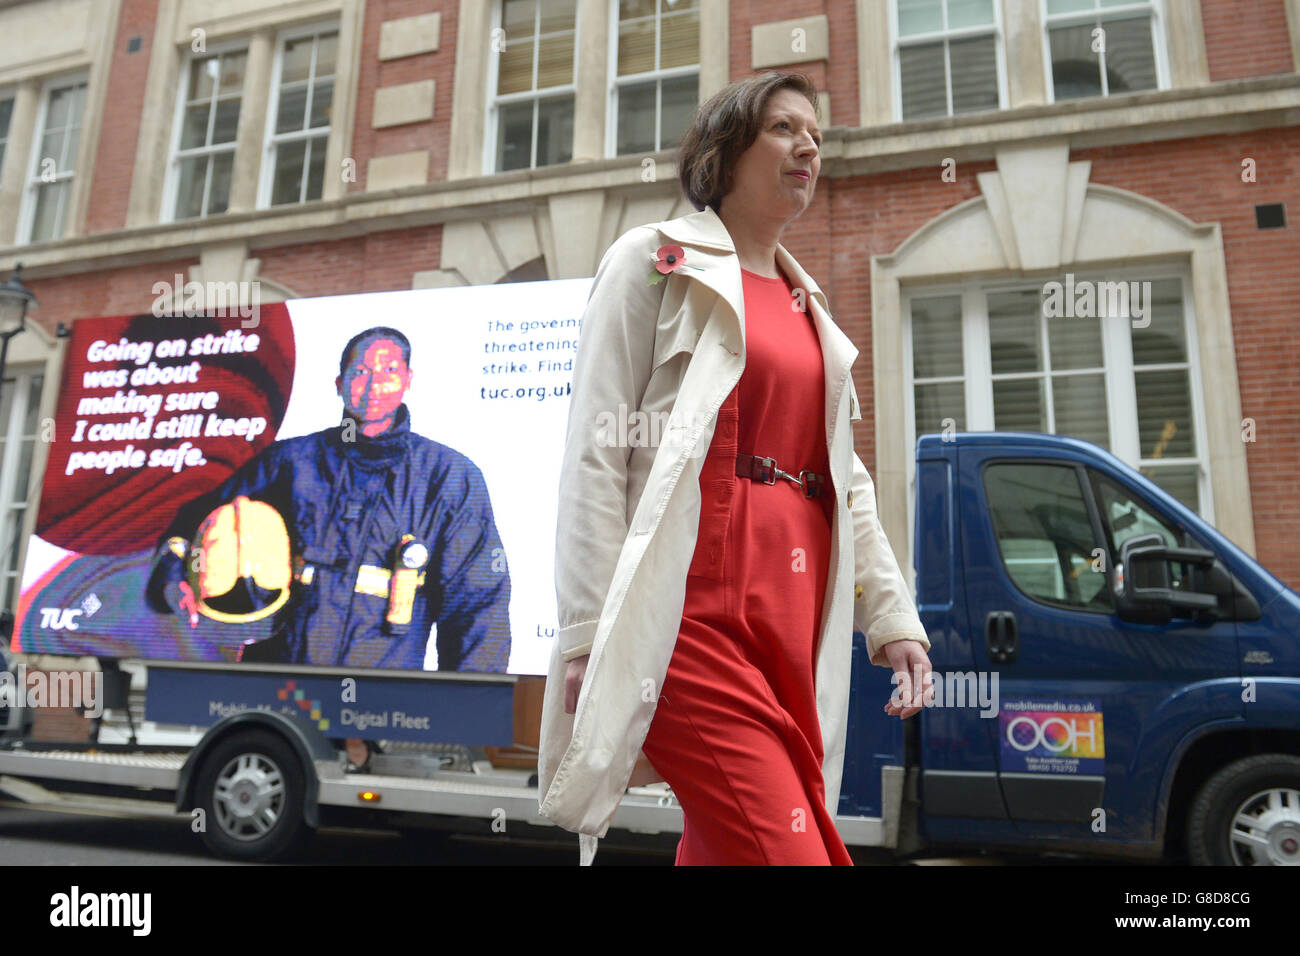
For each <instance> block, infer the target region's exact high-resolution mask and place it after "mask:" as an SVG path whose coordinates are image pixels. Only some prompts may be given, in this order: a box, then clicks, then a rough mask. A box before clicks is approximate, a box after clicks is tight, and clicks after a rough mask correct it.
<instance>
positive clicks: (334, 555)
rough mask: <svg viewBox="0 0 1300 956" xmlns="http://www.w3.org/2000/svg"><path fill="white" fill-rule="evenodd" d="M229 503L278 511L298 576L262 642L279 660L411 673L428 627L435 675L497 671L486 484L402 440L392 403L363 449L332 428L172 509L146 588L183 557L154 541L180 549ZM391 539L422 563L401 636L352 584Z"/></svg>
mask: <svg viewBox="0 0 1300 956" xmlns="http://www.w3.org/2000/svg"><path fill="white" fill-rule="evenodd" d="M345 438H346V439H350V440H345ZM238 495H247V496H248V497H249V498H252V499H254V500H257V501H265V502H267V503H269V504H270V505H272V506H273V507H274V508H275V509H276V510H277V511H278V512H279V513H280V515H281V516H282V517H283V518H284V523H285V527H286V529H287V530H288V532H289V540H290V543H291V548H292V553H293V555H294V558H295V559H296V560H298V562H299V564H300V567H302V568H310V569H311V570H309V571H307V573H306V574H305V575H301V574H300V575H296V576H295V580H294V582H293V585H292V588H293V592H292V596H291V597H290V599H289V602H288V603H287V604H286V605H285V606H284V607H282V608H281V609H280V610H279V611H278V612H276V615H275V619H274V628H273V634H274V637H273V639H272V640H271V641H268V642H266V643H267V647H268V648H270V647H272V646H274V647H276V648H281V650H277V651H276V652H275V656H276V657H277V658H278V659H279V660H282V661H284V662H288V663H304V664H318V665H344V666H352V667H383V668H406V669H415V670H419V669H421V668H423V666H424V660H425V648H426V645H427V644H428V640H429V636H430V628H431V627H432V626H433V625H434V624H436V625H437V649H438V670H462V671H501V672H503V671H505V670H506V666H507V664H508V662H509V658H510V622H509V616H508V605H509V603H510V578H509V574H508V572H507V570H506V561H505V555H504V551H503V549H502V547H501V540H500V538H499V537H498V535H497V529H496V524H495V522H494V521H493V518H492V506H491V502H490V501H489V498H488V491H487V486H486V484H485V483H484V481H483V476H482V474H481V473H480V471H479V469H478V467H477V466H476V465H475V464H474V463H473V462H472V461H470V460H469V459H468V458H466V457H465V456H464V455H462V454H460V453H459V452H457V451H455V450H454V449H451V448H448V447H447V446H445V445H440V444H438V443H437V442H435V441H430V440H429V439H427V438H424V437H422V436H420V435H417V434H415V433H414V432H412V431H411V427H410V413H409V412H408V410H407V408H406V406H405V405H402V406H401V407H400V408H399V409H398V411H397V414H396V418H395V421H394V424H393V426H392V427H391V428H390V429H389V430H388V431H386V432H385V433H383V434H382V435H379V436H376V437H373V438H370V437H367V436H365V435H363V434H362V433H361V429H360V426H359V425H358V424H357V423H355V422H349V421H348V420H347V419H346V418H345V420H344V423H343V424H341V425H339V426H337V427H335V428H328V429H326V430H324V431H319V432H316V433H314V434H311V435H304V436H302V437H299V438H290V439H286V440H284V441H278V442H275V443H274V444H272V445H270V446H269V447H268V448H266V449H265V450H264V451H263V452H262V453H261V454H259V455H257V456H256V457H255V458H253V459H252V460H251V461H249V462H248V463H247V464H245V465H244V466H243V467H242V468H241V469H240V470H239V471H237V472H235V474H233V475H232V476H231V477H230V478H229V479H227V480H226V482H225V483H224V484H222V485H221V486H220V487H218V488H216V489H215V490H214V491H212V492H210V493H208V494H205V495H202V496H201V497H199V498H197V499H195V500H194V501H192V502H190V503H189V504H188V505H186V506H185V507H183V508H182V509H181V510H180V513H179V514H178V515H177V516H176V519H175V521H173V523H172V525H171V526H170V527H169V528H168V529H167V531H166V533H165V534H164V536H163V539H162V542H163V543H162V544H161V545H160V547H159V551H158V557H157V559H156V565H155V572H154V574H153V580H154V586H155V587H163V586H167V585H171V584H174V583H176V582H179V581H181V580H182V579H183V578H184V576H185V570H186V568H185V559H183V558H180V557H178V556H177V555H176V554H174V553H173V552H172V551H170V550H169V549H168V548H167V546H166V542H167V541H169V540H170V539H172V538H175V537H179V538H183V539H185V540H186V541H192V540H193V538H194V535H195V532H196V529H197V528H198V526H199V524H200V522H202V521H203V519H204V518H205V517H206V516H207V515H208V514H209V513H210V512H211V511H212V510H213V509H214V508H216V507H218V506H219V505H222V504H225V503H227V502H230V501H233V500H234V499H235V497H236V496H238ZM404 535H413V536H414V537H415V539H416V540H417V541H418V542H420V543H421V544H423V545H424V546H425V548H427V549H428V554H429V557H428V563H427V564H426V565H425V567H424V582H423V584H422V585H421V586H420V587H419V589H418V590H417V591H416V596H415V602H414V607H413V610H412V612H411V619H410V624H409V626H406V627H394V626H393V625H390V624H388V623H386V621H385V615H386V614H387V611H388V599H387V597H381V596H378V595H377V594H374V593H368V591H367V590H363V589H362V588H360V587H359V586H358V576H359V575H364V571H365V570H366V569H363V566H369V569H368V570H369V571H371V572H373V571H374V570H375V569H377V568H384V569H392V568H393V567H394V566H395V559H396V554H397V551H398V548H399V545H400V544H401V542H402V539H403V536H404ZM300 577H301V578H302V580H299V578H300ZM370 577H371V579H372V582H373V574H371V575H370ZM370 590H371V591H373V584H372V587H371V589H370ZM247 658H248V655H246V657H245V659H247ZM258 659H265V658H263V657H259V658H258Z"/></svg>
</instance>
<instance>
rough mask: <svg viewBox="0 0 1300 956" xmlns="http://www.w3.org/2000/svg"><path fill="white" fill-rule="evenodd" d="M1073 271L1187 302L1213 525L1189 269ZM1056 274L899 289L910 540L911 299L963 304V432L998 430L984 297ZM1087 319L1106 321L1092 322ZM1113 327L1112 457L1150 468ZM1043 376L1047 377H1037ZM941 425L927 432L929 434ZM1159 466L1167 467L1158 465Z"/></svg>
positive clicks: (1204, 509)
mask: <svg viewBox="0 0 1300 956" xmlns="http://www.w3.org/2000/svg"><path fill="white" fill-rule="evenodd" d="M1067 271H1068V272H1073V274H1074V277H1075V281H1076V282H1078V281H1082V280H1089V281H1112V282H1113V281H1131V280H1144V279H1145V280H1150V281H1151V282H1158V281H1160V280H1163V279H1176V280H1178V282H1179V288H1180V291H1181V294H1182V300H1183V323H1184V325H1183V335H1184V341H1185V343H1186V351H1187V360H1186V361H1187V378H1188V391H1189V395H1190V402H1191V424H1192V434H1193V437H1194V440H1195V442H1196V449H1197V456H1196V459H1195V461H1194V462H1192V461H1186V462H1183V463H1184V464H1193V463H1194V464H1195V466H1196V492H1197V500H1198V501H1199V503H1200V511H1199V514H1200V515H1201V517H1202V518H1204V519H1205V520H1206V521H1207V522H1209V523H1210V524H1214V522H1215V516H1214V491H1213V482H1212V481H1211V476H1210V467H1211V449H1210V447H1209V444H1208V426H1207V423H1206V412H1205V399H1204V394H1203V390H1202V383H1201V357H1200V341H1199V336H1198V334H1197V319H1196V305H1195V300H1194V298H1193V294H1192V293H1193V286H1192V277H1191V274H1190V270H1189V268H1188V266H1187V265H1186V264H1169V263H1165V264H1152V265H1149V266H1142V265H1131V266H1124V267H1122V268H1113V269H1100V268H1097V267H1083V266H1074V267H1070V268H1067V269H1062V270H1061V274H1064V273H1065V272H1067ZM1056 277H1057V276H1056V275H1055V274H1054V275H1052V276H1045V277H1043V278H1042V279H1037V280H1036V279H1023V278H999V279H983V278H981V277H978V276H972V277H969V278H966V279H963V280H959V281H955V282H945V283H933V284H929V283H926V284H912V283H909V284H906V285H904V286H903V287H902V288H900V290H899V300H900V301H899V310H900V318H901V320H902V347H903V369H902V372H903V393H904V399H903V411H904V415H903V428H904V434H905V435H906V436H907V438H908V442H909V445H908V447H909V448H910V449H912V451H911V453H910V454H909V455H908V456H907V488H908V492H907V509H908V514H907V520H908V529H909V532H908V533H909V535H911V534H913V533H914V531H915V529H914V522H915V514H916V454H915V449H916V441H917V438H918V437H919V433H918V431H917V428H916V383H915V377H914V375H913V362H914V356H913V339H912V334H913V329H912V302H913V300H914V299H928V298H936V297H940V296H945V295H957V296H960V298H961V329H962V378H963V397H964V399H965V405H966V410H965V411H966V414H965V419H966V421H965V428H964V430H965V431H968V432H969V431H981V432H986V431H993V430H994V428H993V379H992V371H991V369H992V355H991V352H990V337H989V325H988V321H989V320H988V307H987V298H986V297H987V295H988V294H990V293H996V292H1004V291H1013V290H1018V289H1025V288H1038V289H1041V288H1042V285H1043V283H1044V282H1047V281H1051V280H1052V279H1055V278H1056ZM1088 321H1101V320H1100V319H1097V320H1088ZM1118 324H1119V323H1117V322H1115V321H1113V320H1112V321H1110V322H1104V323H1103V324H1102V335H1101V344H1102V359H1103V361H1104V362H1105V373H1104V376H1105V383H1106V412H1107V427H1108V429H1109V433H1110V448H1111V454H1113V455H1114V456H1115V457H1116V458H1118V459H1120V460H1121V461H1123V462H1124V463H1125V464H1126V465H1128V466H1129V467H1131V468H1133V469H1134V470H1135V471H1140V470H1141V469H1142V468H1144V467H1146V466H1148V465H1150V464H1152V463H1153V462H1154V461H1155V460H1154V459H1144V458H1142V457H1141V438H1140V434H1139V430H1138V419H1137V388H1136V382H1135V379H1134V366H1133V338H1132V331H1133V330H1132V324H1131V323H1126V324H1125V328H1126V330H1127V334H1121V332H1120V330H1119V329H1118V328H1117V325H1118ZM1040 374H1042V373H1041V372H1040ZM938 430H939V429H938V427H937V426H936V427H935V428H928V429H926V431H927V433H928V432H932V431H938ZM1161 462H1162V463H1168V462H1167V461H1166V460H1163V459H1162V460H1161Z"/></svg>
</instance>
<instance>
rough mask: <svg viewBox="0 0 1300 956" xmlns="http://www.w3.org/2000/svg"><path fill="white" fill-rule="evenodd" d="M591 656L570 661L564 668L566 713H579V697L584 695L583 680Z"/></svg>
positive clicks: (587, 655) (584, 655)
mask: <svg viewBox="0 0 1300 956" xmlns="http://www.w3.org/2000/svg"><path fill="white" fill-rule="evenodd" d="M590 658H591V655H590V654H583V655H582V656H581V657H575V658H574V659H573V660H571V661H569V663H568V664H567V665H565V668H564V712H565V713H566V714H573V713H577V711H578V695H579V694H580V693H582V679H583V678H584V677H585V676H586V674H587V661H588V660H589V659H590Z"/></svg>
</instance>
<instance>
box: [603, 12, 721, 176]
mask: <svg viewBox="0 0 1300 956" xmlns="http://www.w3.org/2000/svg"><path fill="white" fill-rule="evenodd" d="M608 2H609V11H610V12H609V37H608V41H609V60H608V64H609V65H608V68H607V71H606V75H607V76H608V77H609V85H608V88H607V89H606V91H605V115H606V116H607V117H608V121H607V122H606V123H605V158H606V159H615V158H618V157H619V152H618V103H619V93H620V92H621V89H622V87H625V86H633V85H641V84H645V83H648V82H650V81H651V80H654V81H656V82H657V83H660V84H661V83H662V81H663V80H675V79H678V78H680V77H684V76H694V77H695V95H696V99H697V100H698V99H699V89H700V87H699V77H700V51H699V47H698V45H697V47H696V51H695V65H694V66H670V67H667V68H661V69H655V70H649V71H646V72H643V73H629V74H628V75H627V76H622V77H621V76H619V75H618V28H619V24H620V23H622V22H623V21H621V20H620V19H619V15H618V14H619V0H608ZM655 11H656V12H655V60H656V61H657V60H658V59H659V54H660V52H661V51H660V46H661V43H660V39H661V33H662V29H661V26H662V23H663V14H664V11H663V0H658V2H657V3H656V5H655ZM695 12H696V15H697V17H700V18H701V30H700V35H701V36H702V35H703V29H702V27H703V23H702V15H703V7H702V5H700V4H697V5H696V7H695ZM662 136H663V87H662V85H659V86H658V95H657V96H656V97H655V142H656V143H658V142H659V141H660V139H661V138H662ZM674 148H675V147H671V146H669V147H665V146H656V148H655V149H652V150H651V151H650V152H654V153H657V152H662V151H663V150H664V149H674ZM625 155H627V156H632V155H636V154H634V153H627V154H625Z"/></svg>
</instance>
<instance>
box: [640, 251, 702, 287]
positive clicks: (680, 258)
mask: <svg viewBox="0 0 1300 956" xmlns="http://www.w3.org/2000/svg"><path fill="white" fill-rule="evenodd" d="M654 264H655V267H654V271H652V272H651V273H650V285H658V284H659V283H660V282H663V281H664V276H666V275H668V274H669V273H672V272H677V271H679V270H681V269H690V270H691V271H692V272H700V271H702V270H700V269H698V268H696V267H695V266H688V265H687V264H686V253H685V252H683V251H682V247H681V246H674V245H671V244H670V245H665V246H660V247H659V251H658V252H657V253H655V256H654Z"/></svg>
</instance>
